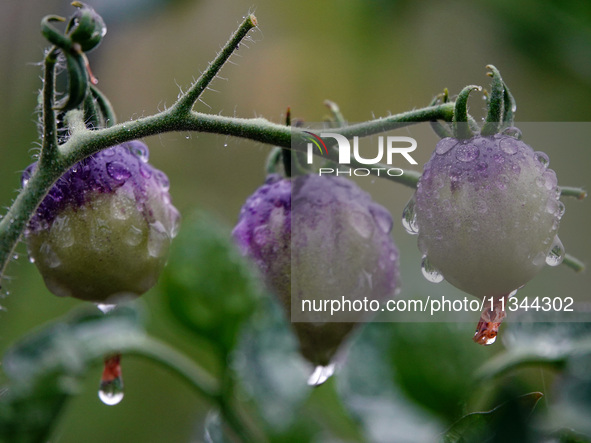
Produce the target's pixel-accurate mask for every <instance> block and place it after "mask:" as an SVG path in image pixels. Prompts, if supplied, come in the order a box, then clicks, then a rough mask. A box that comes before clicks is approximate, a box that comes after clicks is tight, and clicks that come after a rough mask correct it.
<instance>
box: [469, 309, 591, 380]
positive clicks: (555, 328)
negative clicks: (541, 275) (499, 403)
mask: <svg viewBox="0 0 591 443" xmlns="http://www.w3.org/2000/svg"><path fill="white" fill-rule="evenodd" d="M522 320H523V321H521V322H511V323H508V324H507V327H506V329H505V331H504V333H503V342H504V343H505V345H506V347H507V351H505V352H503V353H501V354H498V355H497V356H495V357H494V358H492V359H490V360H489V361H487V362H486V363H485V364H484V365H482V367H481V368H480V369H479V370H478V371H477V374H476V375H477V377H478V378H480V379H481V380H484V379H488V378H492V377H497V376H500V375H502V374H504V373H506V372H508V371H511V370H513V369H516V368H518V367H522V366H528V365H529V366H531V365H543V366H547V367H553V368H556V369H562V368H563V367H564V366H565V365H566V363H567V361H568V359H569V357H570V356H571V355H574V354H590V353H591V323H574V322H561V321H560V317H559V314H558V313H553V315H552V316H551V317H549V318H547V321H540V320H545V318H544V317H541V316H539V315H538V316H536V317H535V318H529V316H528V315H522ZM532 320H537V321H532Z"/></svg>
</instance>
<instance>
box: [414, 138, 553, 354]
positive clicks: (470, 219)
mask: <svg viewBox="0 0 591 443" xmlns="http://www.w3.org/2000/svg"><path fill="white" fill-rule="evenodd" d="M520 134H521V133H520V131H519V130H518V129H517V128H508V129H507V130H506V131H505V132H504V133H503V134H496V135H494V136H488V137H482V136H475V137H472V138H470V139H467V140H457V139H455V138H444V139H442V140H441V141H439V143H438V144H437V147H436V149H435V152H433V155H432V156H431V159H430V160H429V162H427V164H426V165H425V167H424V172H423V175H422V176H421V179H420V181H419V185H418V188H417V191H416V193H415V196H414V214H415V216H416V218H414V220H413V219H412V216H410V217H409V215H408V214H407V216H406V218H407V224H408V225H409V226H410V229H409V231H414V233H417V231H418V247H419V249H420V251H421V252H422V254H423V257H424V258H423V270H424V273H425V275H430V276H431V277H432V276H438V275H441V276H443V277H444V278H445V279H446V280H447V281H448V282H449V283H451V284H452V285H454V286H456V287H457V288H459V289H461V290H463V291H465V292H467V293H468V294H472V295H474V296H476V297H479V298H483V297H487V299H488V298H493V299H494V300H496V302H495V305H498V306H500V305H501V304H500V303H498V301H499V300H500V299H501V298H504V297H508V296H509V294H511V293H512V292H513V291H515V290H517V289H518V288H520V287H522V286H523V285H525V284H526V283H527V282H528V281H529V280H530V279H532V278H533V277H534V276H535V275H536V274H537V273H538V272H539V271H540V270H541V269H542V267H543V266H544V265H545V264H550V265H557V264H559V263H560V262H561V261H562V255H563V254H564V250H563V247H562V243H561V242H560V240H559V238H558V235H557V232H558V227H559V224H560V219H561V217H562V215H563V213H564V205H563V204H562V203H561V202H560V200H559V197H560V190H559V188H558V185H557V178H556V174H555V172H554V171H553V170H551V169H548V164H549V160H548V156H547V155H546V154H544V153H543V152H534V150H533V149H532V148H531V147H530V146H528V145H527V144H525V143H524V142H523V141H521V140H520V139H519V138H520ZM411 203H412V200H411ZM408 208H409V206H407V210H408ZM409 212H412V211H409ZM409 218H410V219H411V220H410V223H409V221H408V219H409ZM409 226H407V229H408V227H409ZM434 281H437V280H434ZM503 317H504V312H498V309H497V308H495V309H494V310H493V312H483V316H482V318H481V324H479V328H478V330H477V336H476V337H475V341H477V342H479V343H482V344H490V343H492V342H494V339H495V337H496V331H497V330H498V326H499V324H500V322H501V321H502V318H503Z"/></svg>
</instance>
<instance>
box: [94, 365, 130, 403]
mask: <svg viewBox="0 0 591 443" xmlns="http://www.w3.org/2000/svg"><path fill="white" fill-rule="evenodd" d="M98 396H99V398H100V400H101V401H102V402H103V403H104V404H106V405H108V406H113V405H116V404H119V403H120V402H121V400H123V396H124V392H123V377H122V375H121V354H115V355H113V356H110V357H107V358H106V359H105V367H104V370H103V375H102V377H101V382H100V385H99V391H98Z"/></svg>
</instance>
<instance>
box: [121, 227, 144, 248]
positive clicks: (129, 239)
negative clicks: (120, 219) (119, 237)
mask: <svg viewBox="0 0 591 443" xmlns="http://www.w3.org/2000/svg"><path fill="white" fill-rule="evenodd" d="M143 237H144V235H143V233H142V230H141V229H140V228H138V227H136V226H134V225H131V227H130V228H129V230H128V231H127V235H126V236H125V238H124V239H123V241H124V242H125V243H127V244H128V245H129V246H137V245H139V244H140V243H141V242H142V239H143Z"/></svg>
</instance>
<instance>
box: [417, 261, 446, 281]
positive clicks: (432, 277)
mask: <svg viewBox="0 0 591 443" xmlns="http://www.w3.org/2000/svg"><path fill="white" fill-rule="evenodd" d="M421 272H422V273H423V277H425V278H426V279H427V280H428V281H430V282H431V283H441V282H442V281H443V275H441V273H440V272H439V271H438V270H437V269H435V268H434V267H433V266H432V265H431V264H430V263H429V259H428V258H427V256H426V255H425V256H424V257H423V261H422V262H421Z"/></svg>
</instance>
